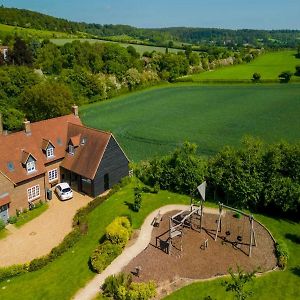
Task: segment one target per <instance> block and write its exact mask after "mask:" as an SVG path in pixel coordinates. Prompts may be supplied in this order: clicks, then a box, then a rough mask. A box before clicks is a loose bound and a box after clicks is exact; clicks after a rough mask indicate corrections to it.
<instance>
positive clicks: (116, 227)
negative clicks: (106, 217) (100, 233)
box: [105, 217, 132, 246]
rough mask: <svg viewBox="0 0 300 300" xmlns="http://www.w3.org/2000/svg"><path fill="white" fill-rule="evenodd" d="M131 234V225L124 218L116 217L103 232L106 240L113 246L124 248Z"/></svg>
mask: <svg viewBox="0 0 300 300" xmlns="http://www.w3.org/2000/svg"><path fill="white" fill-rule="evenodd" d="M131 233H132V229H131V225H130V222H129V220H128V218H126V217H117V218H115V219H114V221H113V222H111V223H110V224H109V225H108V226H107V227H106V230H105V234H106V238H107V239H108V240H109V241H111V243H113V244H120V245H121V246H124V245H125V244H126V243H127V241H128V240H129V238H130V236H131Z"/></svg>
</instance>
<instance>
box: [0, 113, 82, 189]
mask: <svg viewBox="0 0 300 300" xmlns="http://www.w3.org/2000/svg"><path fill="white" fill-rule="evenodd" d="M71 123H73V124H78V125H81V124H82V123H81V121H80V119H79V117H76V116H74V115H73V114H72V115H67V116H62V117H58V118H53V119H48V120H44V121H40V122H35V123H31V124H30V127H31V133H30V134H26V133H25V132H24V131H20V132H16V133H12V134H8V135H0V171H1V172H2V173H3V174H4V175H5V176H7V177H8V178H9V179H10V180H11V181H12V182H14V183H18V182H21V181H24V180H27V179H30V178H32V177H35V176H37V175H40V174H43V173H45V171H46V169H45V163H47V162H50V161H55V160H57V159H62V158H63V157H64V156H65V153H66V152H65V150H66V145H67V143H68V140H69V139H68V124H71ZM43 139H44V140H48V141H51V144H52V145H53V146H54V147H55V151H54V157H52V158H51V159H49V158H47V157H46V154H45V153H44V152H43V149H42V144H43ZM23 151H24V152H27V153H28V154H31V155H32V156H33V157H34V158H35V159H36V171H35V172H32V173H30V174H28V173H27V171H26V168H24V166H22V155H23Z"/></svg>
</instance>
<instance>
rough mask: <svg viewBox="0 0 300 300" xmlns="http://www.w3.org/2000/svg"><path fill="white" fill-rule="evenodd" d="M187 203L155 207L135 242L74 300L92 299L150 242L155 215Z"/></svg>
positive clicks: (179, 207) (209, 211)
mask: <svg viewBox="0 0 300 300" xmlns="http://www.w3.org/2000/svg"><path fill="white" fill-rule="evenodd" d="M189 208H190V206H188V205H166V206H163V207H161V208H158V209H156V210H155V211H153V212H152V213H150V214H149V215H148V216H147V218H146V219H145V221H144V223H143V225H142V227H141V230H140V234H139V236H138V238H137V240H136V242H135V243H134V244H133V245H132V246H129V247H126V248H125V249H124V251H123V252H122V254H121V255H119V256H118V257H117V258H116V259H115V260H114V261H113V262H112V263H111V264H110V265H109V266H108V267H107V268H106V269H105V270H104V271H103V272H102V273H101V274H98V275H96V276H95V277H94V278H93V279H92V280H91V281H90V282H89V283H88V284H87V285H86V286H85V287H84V288H82V289H80V290H79V291H78V292H77V294H76V295H75V296H74V297H73V299H74V300H88V299H93V298H94V297H95V296H96V295H97V293H99V291H100V286H101V285H102V284H103V283H104V280H105V278H106V277H108V276H110V275H113V274H117V273H119V272H120V271H121V270H122V269H123V268H124V267H125V266H126V265H127V264H128V263H129V262H130V261H131V260H132V259H133V258H135V257H136V256H137V255H138V254H139V253H141V252H142V251H143V250H144V249H145V248H146V247H147V246H148V244H149V243H150V241H151V235H152V229H153V226H152V221H153V219H154V218H155V216H156V215H157V214H158V213H159V212H160V214H162V215H163V214H165V213H167V212H169V211H173V210H187V209H189ZM218 212H219V210H218V209H215V208H207V207H204V213H211V214H216V213H218Z"/></svg>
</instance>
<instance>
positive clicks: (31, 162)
mask: <svg viewBox="0 0 300 300" xmlns="http://www.w3.org/2000/svg"><path fill="white" fill-rule="evenodd" d="M21 163H22V165H23V167H24V168H25V167H26V171H27V173H28V174H29V173H32V172H34V171H36V158H35V157H34V156H33V155H32V154H31V153H29V152H27V151H25V150H23V151H22V158H21Z"/></svg>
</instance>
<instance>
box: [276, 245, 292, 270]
mask: <svg viewBox="0 0 300 300" xmlns="http://www.w3.org/2000/svg"><path fill="white" fill-rule="evenodd" d="M275 254H276V257H277V261H278V262H277V263H278V266H279V267H280V268H282V269H285V267H286V266H287V262H288V259H289V250H288V247H287V245H286V244H285V243H284V242H283V241H281V240H278V241H277V242H276V244H275Z"/></svg>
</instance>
